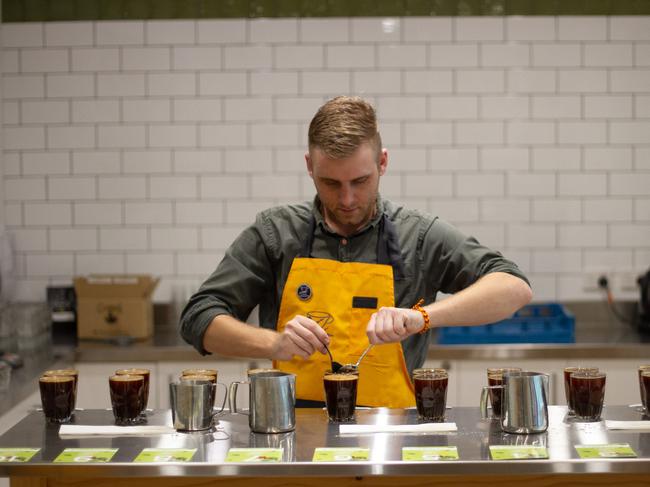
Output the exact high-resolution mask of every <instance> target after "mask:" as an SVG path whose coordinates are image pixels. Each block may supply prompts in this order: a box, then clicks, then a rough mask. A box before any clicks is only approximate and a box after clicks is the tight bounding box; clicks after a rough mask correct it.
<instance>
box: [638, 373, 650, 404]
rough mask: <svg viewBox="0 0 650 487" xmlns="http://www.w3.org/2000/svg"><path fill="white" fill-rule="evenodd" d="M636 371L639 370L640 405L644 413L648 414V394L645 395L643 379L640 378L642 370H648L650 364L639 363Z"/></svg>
mask: <svg viewBox="0 0 650 487" xmlns="http://www.w3.org/2000/svg"><path fill="white" fill-rule="evenodd" d="M638 371H639V392H640V393H641V406H642V407H643V412H644V413H645V414H650V411H648V396H647V395H646V392H645V389H644V386H643V380H642V379H641V376H642V375H643V372H645V371H650V365H639V369H638Z"/></svg>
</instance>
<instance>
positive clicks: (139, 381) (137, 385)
mask: <svg viewBox="0 0 650 487" xmlns="http://www.w3.org/2000/svg"><path fill="white" fill-rule="evenodd" d="M108 383H109V387H110V390H111V405H112V406H113V415H114V416H115V423H116V424H118V425H126V424H137V423H139V422H140V413H141V412H142V410H143V407H142V406H143V404H144V377H143V376H141V375H113V376H111V377H110V378H109V379H108Z"/></svg>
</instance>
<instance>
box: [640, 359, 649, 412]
mask: <svg viewBox="0 0 650 487" xmlns="http://www.w3.org/2000/svg"><path fill="white" fill-rule="evenodd" d="M641 385H642V387H643V389H642V390H641V397H642V398H644V399H645V401H644V404H645V407H644V411H645V413H646V415H649V416H650V411H648V404H650V369H649V370H644V371H643V373H642V374H641Z"/></svg>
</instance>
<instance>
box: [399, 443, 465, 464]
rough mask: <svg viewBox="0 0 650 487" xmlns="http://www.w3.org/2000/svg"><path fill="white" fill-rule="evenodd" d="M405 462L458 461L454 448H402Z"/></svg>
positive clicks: (456, 449) (456, 451) (456, 450)
mask: <svg viewBox="0 0 650 487" xmlns="http://www.w3.org/2000/svg"><path fill="white" fill-rule="evenodd" d="M402 460H404V461H405V462H436V461H439V460H458V448H456V447H455V446H405V447H403V448H402Z"/></svg>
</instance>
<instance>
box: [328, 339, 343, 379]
mask: <svg viewBox="0 0 650 487" xmlns="http://www.w3.org/2000/svg"><path fill="white" fill-rule="evenodd" d="M325 350H327V354H328V355H329V356H330V363H331V364H332V372H334V373H337V372H338V371H340V370H341V367H343V366H342V365H341V364H340V363H338V362H335V361H334V359H333V358H332V352H330V349H329V347H328V346H327V345H325Z"/></svg>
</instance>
